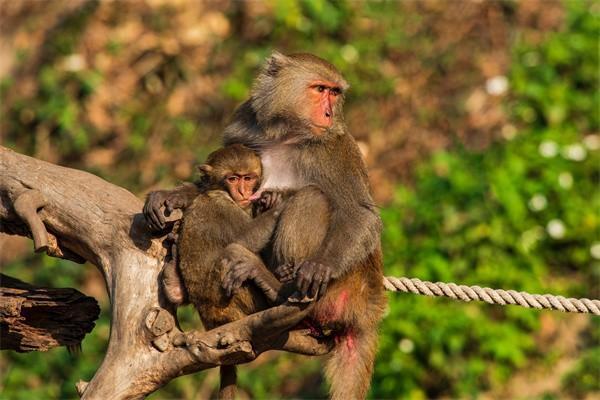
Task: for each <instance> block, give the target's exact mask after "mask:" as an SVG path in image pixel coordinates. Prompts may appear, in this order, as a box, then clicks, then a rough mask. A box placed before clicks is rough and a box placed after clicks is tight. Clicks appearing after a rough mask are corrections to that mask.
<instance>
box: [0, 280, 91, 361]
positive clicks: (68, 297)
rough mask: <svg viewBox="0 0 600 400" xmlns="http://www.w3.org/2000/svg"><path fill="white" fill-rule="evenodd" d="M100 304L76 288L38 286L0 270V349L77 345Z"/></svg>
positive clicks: (40, 349) (89, 328)
mask: <svg viewBox="0 0 600 400" xmlns="http://www.w3.org/2000/svg"><path fill="white" fill-rule="evenodd" d="M99 314H100V307H98V302H97V301H96V299H94V298H93V297H88V296H85V295H84V294H83V293H81V292H79V291H77V290H75V289H53V288H43V287H37V286H33V285H30V284H27V283H25V282H22V281H20V280H18V279H14V278H11V277H10V276H6V275H4V274H0V349H1V350H15V351H18V352H20V353H23V352H28V351H33V350H37V351H46V350H48V349H51V348H53V347H57V346H78V345H79V344H80V343H81V341H82V340H83V337H84V336H85V335H86V334H87V333H89V332H91V330H92V329H93V328H94V325H95V323H94V321H96V319H98V315H99Z"/></svg>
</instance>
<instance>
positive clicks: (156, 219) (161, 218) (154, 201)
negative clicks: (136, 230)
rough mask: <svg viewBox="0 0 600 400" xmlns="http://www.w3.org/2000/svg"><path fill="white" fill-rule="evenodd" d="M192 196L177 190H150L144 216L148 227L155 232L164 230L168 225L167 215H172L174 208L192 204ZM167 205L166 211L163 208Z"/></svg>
mask: <svg viewBox="0 0 600 400" xmlns="http://www.w3.org/2000/svg"><path fill="white" fill-rule="evenodd" d="M189 197H190V196H189V195H188V194H187V193H179V192H176V191H168V190H158V191H155V192H150V194H148V197H147V198H146V203H145V204H144V217H146V222H147V223H148V227H149V228H150V230H152V231H153V232H157V231H160V230H163V229H164V228H165V225H166V220H165V216H169V215H171V213H172V212H173V210H175V209H178V208H186V207H187V206H189V204H190V198H189ZM163 206H164V207H165V209H164V211H163V210H161V208H162V207H163Z"/></svg>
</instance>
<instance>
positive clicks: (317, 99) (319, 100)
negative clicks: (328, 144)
mask: <svg viewBox="0 0 600 400" xmlns="http://www.w3.org/2000/svg"><path fill="white" fill-rule="evenodd" d="M341 93H342V89H341V88H340V87H339V86H338V85H337V84H335V83H333V82H328V81H314V82H311V83H310V85H309V86H308V88H307V97H308V104H309V118H310V122H311V124H312V125H313V133H314V134H315V135H322V134H323V133H325V131H326V130H327V129H328V128H331V127H332V126H333V113H334V111H335V103H336V101H337V100H338V96H339V95H340V94H341Z"/></svg>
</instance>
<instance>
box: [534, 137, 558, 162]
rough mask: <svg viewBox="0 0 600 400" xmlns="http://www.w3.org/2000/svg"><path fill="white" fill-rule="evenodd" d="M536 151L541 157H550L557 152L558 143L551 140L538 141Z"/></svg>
mask: <svg viewBox="0 0 600 400" xmlns="http://www.w3.org/2000/svg"><path fill="white" fill-rule="evenodd" d="M538 151H539V152H540V154H541V155H542V157H546V158H552V157H554V156H556V155H557V154H558V145H557V144H556V142H554V141H552V140H544V141H543V142H542V143H540V146H539V147H538Z"/></svg>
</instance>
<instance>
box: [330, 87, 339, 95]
mask: <svg viewBox="0 0 600 400" xmlns="http://www.w3.org/2000/svg"><path fill="white" fill-rule="evenodd" d="M329 93H331V94H332V95H334V96H338V95H340V94H342V90H341V89H340V88H337V87H334V88H332V89H331V90H329Z"/></svg>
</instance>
